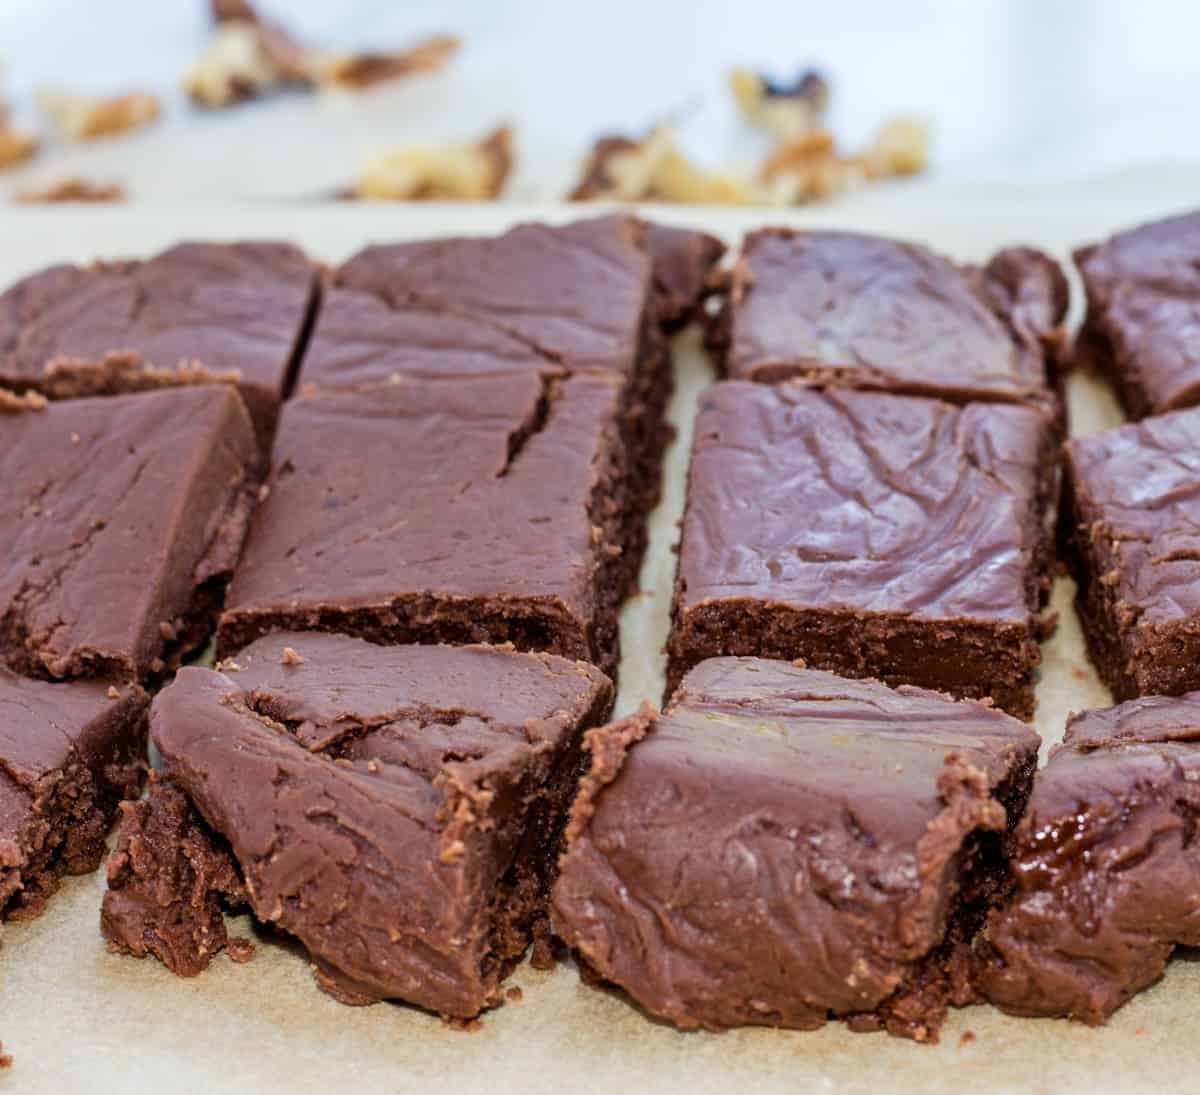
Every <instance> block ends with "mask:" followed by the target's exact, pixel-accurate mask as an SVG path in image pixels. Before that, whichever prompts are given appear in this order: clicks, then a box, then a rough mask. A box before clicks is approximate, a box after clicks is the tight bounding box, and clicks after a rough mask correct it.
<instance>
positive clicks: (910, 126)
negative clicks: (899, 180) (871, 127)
mask: <svg viewBox="0 0 1200 1095" xmlns="http://www.w3.org/2000/svg"><path fill="white" fill-rule="evenodd" d="M862 160H863V164H864V166H865V168H866V170H867V173H868V175H869V176H870V177H871V178H879V177H882V176H887V175H919V174H920V173H921V172H922V171H924V170H925V168H926V167H928V166H929V126H928V125H926V124H925V123H924V122H922V121H921V120H920V119H918V118H893V119H892V120H891V121H890V122H888V123H887V124H886V125H885V126H884V127H883V128H882V129H881V130H880V131H879V134H878V135H877V136H876V138H875V140H874V142H873V143H872V144H871V147H870V148H868V149H867V151H866V152H865V153H864V154H863V156H862Z"/></svg>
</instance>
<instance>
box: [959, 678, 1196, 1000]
mask: <svg viewBox="0 0 1200 1095" xmlns="http://www.w3.org/2000/svg"><path fill="white" fill-rule="evenodd" d="M1198 818H1200V693H1193V694H1191V695H1188V696H1184V697H1181V698H1170V697H1163V696H1151V697H1146V698H1143V699H1137V700H1131V701H1130V702H1128V703H1125V704H1121V705H1120V706H1118V707H1114V708H1111V709H1108V710H1100V711H1087V712H1084V713H1083V714H1082V715H1074V716H1072V718H1071V720H1070V722H1069V723H1068V726H1067V733H1066V737H1065V739H1064V741H1063V744H1062V745H1060V746H1057V747H1056V748H1055V749H1054V750H1053V752H1052V753H1051V756H1050V762H1049V764H1048V765H1047V766H1046V767H1045V768H1044V769H1043V770H1042V771H1040V772H1039V773H1038V775H1037V780H1036V782H1035V784H1034V789H1033V794H1032V796H1031V798H1030V800H1029V807H1028V809H1027V810H1026V813H1025V817H1024V818H1023V819H1022V821H1021V823H1020V825H1019V826H1018V828H1017V830H1016V836H1015V840H1014V844H1013V851H1012V861H1011V867H1010V873H1011V878H1012V886H1013V893H1012V897H1011V899H1010V900H1009V901H1008V902H1007V903H1005V904H1004V905H1002V906H1001V907H1000V908H999V909H997V910H996V911H994V912H993V913H992V914H991V916H990V917H989V920H988V925H987V931H986V932H985V933H984V935H983V936H982V938H981V940H980V941H979V944H978V945H977V948H976V949H977V951H978V953H979V957H980V968H979V972H978V973H977V975H976V978H975V980H976V983H977V986H978V988H979V990H980V992H981V994H982V995H983V997H984V998H986V999H987V1000H990V1001H991V1002H992V1003H995V1004H997V1005H998V1006H999V1007H1001V1008H1003V1009H1004V1010H1005V1011H1008V1012H1011V1013H1013V1014H1015V1015H1031V1016H1032V1015H1045V1016H1069V1017H1071V1018H1073V1019H1079V1020H1082V1021H1084V1022H1086V1023H1091V1024H1097V1023H1102V1022H1103V1021H1104V1020H1105V1019H1107V1018H1108V1016H1109V1015H1111V1014H1112V1013H1113V1012H1114V1011H1115V1010H1116V1009H1117V1008H1118V1007H1120V1006H1121V1005H1122V1004H1124V1003H1125V1002H1126V1001H1127V1000H1129V999H1130V998H1131V997H1132V996H1133V995H1134V994H1135V993H1137V992H1139V991H1140V990H1141V989H1144V988H1146V987H1147V986H1148V985H1150V984H1152V983H1153V982H1155V981H1156V980H1158V978H1159V977H1160V976H1161V974H1162V972H1163V970H1164V969H1165V967H1166V964H1167V959H1168V958H1169V957H1170V955H1171V952H1172V951H1173V950H1174V948H1175V946H1176V945H1180V946H1193V947H1194V946H1200V851H1197V846H1196V841H1195V834H1196V823H1197V819H1198Z"/></svg>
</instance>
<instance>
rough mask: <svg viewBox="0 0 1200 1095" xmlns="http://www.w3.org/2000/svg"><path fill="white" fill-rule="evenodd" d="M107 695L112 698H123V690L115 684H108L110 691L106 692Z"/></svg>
mask: <svg viewBox="0 0 1200 1095" xmlns="http://www.w3.org/2000/svg"><path fill="white" fill-rule="evenodd" d="M105 695H106V696H107V697H108V698H109V699H110V700H119V699H120V698H121V690H120V689H119V688H117V686H116V685H115V684H110V685H109V686H108V691H107V692H106V693H105Z"/></svg>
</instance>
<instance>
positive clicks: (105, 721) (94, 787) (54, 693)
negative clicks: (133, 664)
mask: <svg viewBox="0 0 1200 1095" xmlns="http://www.w3.org/2000/svg"><path fill="white" fill-rule="evenodd" d="M148 703H149V700H148V698H147V696H146V694H145V693H144V692H143V691H142V690H141V689H140V688H139V687H138V686H137V685H124V686H122V687H120V688H118V687H116V686H113V685H110V684H107V683H105V682H100V681H75V682H71V683H67V684H52V683H50V682H49V681H39V680H34V679H32V678H28V677H21V676H19V675H17V674H16V673H13V672H11V671H10V670H8V669H4V668H2V667H0V918H3V919H28V918H30V917H34V916H37V915H38V913H40V912H41V911H42V909H43V907H44V906H45V904H46V901H47V899H48V898H49V897H50V896H51V895H52V894H53V893H54V891H55V889H56V888H57V886H58V882H59V879H60V878H61V877H62V876H63V875H64V874H85V873H87V872H88V871H94V870H95V869H96V868H97V867H98V866H99V865H100V860H101V858H102V856H103V855H104V841H105V838H106V837H107V835H108V831H109V827H110V826H111V824H112V820H113V816H114V815H115V814H116V812H117V804H118V803H119V802H120V801H121V799H122V798H128V797H131V796H133V795H135V794H136V793H137V789H138V784H139V783H140V778H139V776H140V771H141V760H142V757H143V756H144V751H145V747H146V708H147V705H148Z"/></svg>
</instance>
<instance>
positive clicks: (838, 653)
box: [666, 601, 1042, 720]
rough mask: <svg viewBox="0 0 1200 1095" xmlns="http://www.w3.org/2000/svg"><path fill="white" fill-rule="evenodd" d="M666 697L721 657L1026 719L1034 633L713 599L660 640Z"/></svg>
mask: <svg viewBox="0 0 1200 1095" xmlns="http://www.w3.org/2000/svg"><path fill="white" fill-rule="evenodd" d="M667 653H668V657H669V661H668V665H667V692H666V697H667V698H669V697H670V696H671V695H672V694H673V693H674V692H675V690H676V689H677V688H678V687H679V684H680V682H681V681H682V680H683V677H684V675H685V674H686V673H687V672H688V671H689V670H690V669H692V668H693V667H694V666H696V665H698V664H699V663H700V662H702V661H705V660H706V659H708V658H714V657H719V656H723V655H737V656H753V657H762V658H775V659H778V660H781V661H796V660H799V661H802V662H804V664H805V665H807V666H808V667H809V668H810V669H823V670H826V671H828V672H831V673H837V674H839V675H840V676H843V677H849V678H851V679H859V680H861V679H865V678H874V679H877V680H881V681H883V682H884V683H885V684H888V685H892V686H893V687H895V686H898V685H902V684H909V685H917V686H918V687H921V688H932V689H935V690H937V691H939V692H945V693H947V694H949V695H951V696H954V697H956V698H958V699H973V700H982V699H990V700H991V701H992V702H993V703H995V704H996V706H997V707H1000V708H1001V709H1003V710H1004V711H1007V712H1008V713H1009V714H1010V715H1015V716H1016V717H1017V718H1020V719H1026V720H1028V719H1030V718H1032V717H1033V711H1034V706H1035V698H1034V677H1035V673H1036V670H1037V667H1038V666H1039V665H1040V664H1041V657H1042V655H1041V649H1040V647H1039V646H1038V636H1037V634H1036V633H1035V632H1034V630H1033V629H1032V628H1029V627H1022V626H1020V625H1019V624H988V623H983V622H980V623H972V622H969V621H945V622H940V621H921V620H914V619H912V618H910V617H906V616H902V615H899V614H897V615H890V614H878V615H860V614H856V613H852V612H833V611H821V610H819V609H813V610H810V611H802V610H797V609H793V608H789V607H787V606H781V605H771V604H766V603H763V602H758V601H742V602H738V601H722V602H719V603H712V604H708V605H701V606H698V607H696V608H691V609H688V610H686V611H685V612H683V613H682V614H681V615H680V616H679V617H678V618H677V620H676V623H675V626H674V628H673V630H672V632H671V637H670V639H669V640H668V643H667Z"/></svg>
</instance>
